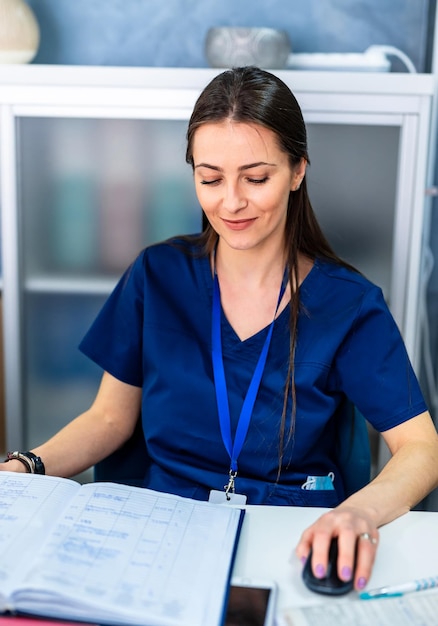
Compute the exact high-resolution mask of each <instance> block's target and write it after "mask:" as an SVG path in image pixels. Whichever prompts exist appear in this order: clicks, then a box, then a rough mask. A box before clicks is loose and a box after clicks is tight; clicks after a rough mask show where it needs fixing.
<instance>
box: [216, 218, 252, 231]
mask: <svg viewBox="0 0 438 626" xmlns="http://www.w3.org/2000/svg"><path fill="white" fill-rule="evenodd" d="M223 222H224V224H225V225H226V226H227V227H228V228H230V229H231V230H245V228H248V227H249V226H251V225H252V224H253V223H254V222H255V218H251V219H247V220H225V219H224V220H223Z"/></svg>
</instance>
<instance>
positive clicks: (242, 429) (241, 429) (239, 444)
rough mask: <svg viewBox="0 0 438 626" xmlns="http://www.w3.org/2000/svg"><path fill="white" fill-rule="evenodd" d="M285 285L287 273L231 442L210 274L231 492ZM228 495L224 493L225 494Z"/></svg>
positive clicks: (218, 316) (218, 313) (218, 309)
mask: <svg viewBox="0 0 438 626" xmlns="http://www.w3.org/2000/svg"><path fill="white" fill-rule="evenodd" d="M286 284H287V272H286V271H285V273H284V277H283V282H282V284H281V289H280V294H279V296H278V302H277V307H276V309H275V313H274V319H273V320H272V322H271V324H270V325H269V329H268V333H267V335H266V339H265V343H264V344H263V348H262V351H261V353H260V356H259V359H258V361H257V365H256V368H255V370H254V374H253V376H252V379H251V382H250V384H249V387H248V391H247V393H246V396H245V399H244V402H243V405H242V410H241V412H240V416H239V421H238V423H237V428H236V435H235V438H234V442H233V441H232V437H231V419H230V407H229V403H228V391H227V384H226V381H225V371H224V361H223V354H222V337H221V300H220V288H219V280H218V277H217V274H216V271H215V272H214V290H213V314H212V330H211V336H212V357H213V374H214V383H215V389H216V401H217V408H218V413H219V424H220V429H221V435H222V440H223V442H224V446H225V449H226V450H227V452H228V455H229V457H230V461H231V464H230V483H229V486H228V488H230V487H231V488H233V490H234V484H233V479H234V477H235V476H236V475H237V459H238V457H239V454H240V452H241V450H242V448H243V444H244V442H245V438H246V435H247V432H248V428H249V423H250V421H251V415H252V412H253V408H254V404H255V401H256V397H257V393H258V390H259V387H260V382H261V380H262V376H263V371H264V369H265V364H266V358H267V356H268V350H269V345H270V343H271V337H272V333H273V330H274V321H275V316H276V315H277V311H278V307H279V306H280V302H281V300H282V298H283V295H284V292H285V290H286ZM227 494H228V490H227Z"/></svg>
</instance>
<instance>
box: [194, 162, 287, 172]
mask: <svg viewBox="0 0 438 626" xmlns="http://www.w3.org/2000/svg"><path fill="white" fill-rule="evenodd" d="M260 165H268V166H269V167H275V163H267V162H266V161H257V162H256V163H248V164H247V165H241V166H240V167H239V171H244V170H250V169H252V168H253V167H259V166H260ZM198 167H207V168H208V169H210V170H215V171H216V172H222V171H223V170H222V168H221V167H219V166H218V165H210V164H209V163H198V164H197V165H195V169H197V168H198Z"/></svg>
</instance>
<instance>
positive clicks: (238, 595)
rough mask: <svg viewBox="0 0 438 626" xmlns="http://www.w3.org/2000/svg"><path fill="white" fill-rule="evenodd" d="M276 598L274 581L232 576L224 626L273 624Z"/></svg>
mask: <svg viewBox="0 0 438 626" xmlns="http://www.w3.org/2000/svg"><path fill="white" fill-rule="evenodd" d="M276 600H277V586H276V584H275V582H274V581H272V580H257V579H252V578H233V579H232V580H231V586H230V590H229V595H228V604H227V609H226V614H225V622H224V626H274V618H275V607H276Z"/></svg>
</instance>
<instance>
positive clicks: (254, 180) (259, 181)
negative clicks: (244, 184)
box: [248, 176, 269, 185]
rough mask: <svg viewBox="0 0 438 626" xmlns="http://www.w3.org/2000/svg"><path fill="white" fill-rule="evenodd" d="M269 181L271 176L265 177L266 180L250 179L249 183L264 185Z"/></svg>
mask: <svg viewBox="0 0 438 626" xmlns="http://www.w3.org/2000/svg"><path fill="white" fill-rule="evenodd" d="M268 179H269V176H264V178H248V182H249V183H254V184H255V185H263V183H266V181H267V180H268Z"/></svg>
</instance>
